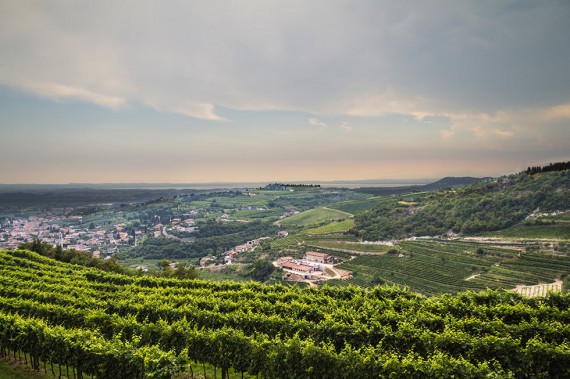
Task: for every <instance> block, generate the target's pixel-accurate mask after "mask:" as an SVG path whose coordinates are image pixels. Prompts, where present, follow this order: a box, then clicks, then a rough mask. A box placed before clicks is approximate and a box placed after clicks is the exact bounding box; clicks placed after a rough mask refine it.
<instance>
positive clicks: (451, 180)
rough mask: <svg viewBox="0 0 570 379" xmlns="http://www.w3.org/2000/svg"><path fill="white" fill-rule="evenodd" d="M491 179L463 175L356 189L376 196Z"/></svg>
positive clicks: (462, 184)
mask: <svg viewBox="0 0 570 379" xmlns="http://www.w3.org/2000/svg"><path fill="white" fill-rule="evenodd" d="M489 179H491V178H488V177H486V178H473V177H470V176H463V177H451V176H448V177H445V178H443V179H440V180H438V181H437V182H433V183H429V184H424V185H413V186H401V187H361V188H356V189H355V190H354V191H356V192H362V193H367V194H371V195H376V196H388V195H398V194H403V193H409V192H424V191H435V190H438V189H442V188H451V187H459V186H466V185H469V184H473V183H477V182H481V181H485V180H489Z"/></svg>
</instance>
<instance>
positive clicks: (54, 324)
mask: <svg viewBox="0 0 570 379" xmlns="http://www.w3.org/2000/svg"><path fill="white" fill-rule="evenodd" d="M414 254H418V253H414ZM363 258H365V257H363ZM357 259H358V258H357ZM489 259H492V258H489ZM0 262H1V264H0V283H1V285H0V353H1V354H2V356H4V357H7V356H10V357H17V356H18V357H21V356H22V355H23V356H24V359H25V360H26V361H28V362H29V363H30V365H31V366H32V367H34V368H35V369H36V370H39V369H40V367H41V366H42V365H43V366H44V367H47V368H46V370H51V372H52V373H53V374H54V376H55V375H57V373H59V374H60V376H61V373H62V372H63V373H64V375H66V376H67V377H69V376H70V374H69V372H70V370H71V373H72V374H71V376H73V377H76V378H84V377H86V376H89V377H92V378H172V377H175V376H177V375H179V374H181V373H184V375H185V376H186V377H188V376H190V377H198V376H200V377H203V374H202V373H201V372H197V371H201V370H198V369H197V368H199V367H201V365H208V366H213V367H214V370H215V371H214V375H217V373H219V374H220V376H221V377H222V378H228V377H229V375H230V373H234V374H233V375H236V374H235V373H237V375H238V376H237V377H240V376H241V377H244V376H261V377H263V378H371V377H390V378H425V377H462V378H489V377H497V378H498V377H501V378H502V377H517V378H526V377H529V378H530V377H549V378H565V377H568V376H569V375H570V345H569V343H570V296H569V295H560V294H550V295H549V296H547V297H541V298H533V299H528V298H523V297H521V296H520V295H518V294H515V293H509V292H493V291H491V292H479V293H477V292H462V293H460V294H457V295H455V296H452V295H441V296H435V297H431V298H425V297H422V296H420V295H416V294H414V293H412V292H408V291H406V290H402V289H398V288H396V287H386V286H384V287H374V288H371V289H363V288H357V287H346V288H340V287H330V286H324V287H322V288H320V289H315V288H300V287H295V286H292V287H290V286H284V285H271V286H268V285H262V284H256V283H253V282H248V283H236V282H208V281H203V280H175V279H166V278H151V277H145V276H139V277H137V276H125V275H120V274H112V273H108V272H104V271H100V270H97V269H95V268H86V267H80V266H75V265H71V264H65V263H61V262H57V261H54V260H51V259H49V258H45V257H42V256H40V255H37V254H36V253H32V252H27V251H2V252H0ZM547 266H548V265H547V264H545V266H544V267H547ZM204 367H205V366H204ZM192 368H193V369H192Z"/></svg>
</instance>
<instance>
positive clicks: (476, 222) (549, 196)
mask: <svg viewBox="0 0 570 379" xmlns="http://www.w3.org/2000/svg"><path fill="white" fill-rule="evenodd" d="M536 210H540V212H547V213H548V212H554V211H566V210H570V171H558V172H544V173H536V174H534V175H530V174H528V173H526V172H523V173H519V174H515V175H510V176H503V177H500V178H498V179H493V180H488V181H484V182H479V183H475V184H472V185H469V186H466V187H463V188H457V189H445V190H439V191H435V192H428V193H423V194H417V195H414V198H413V201H411V200H409V199H406V201H402V199H400V198H397V197H393V198H391V199H390V200H389V201H386V202H384V203H381V204H380V205H378V206H377V207H376V208H374V209H372V210H369V211H365V212H362V213H360V214H358V215H357V216H356V219H355V221H356V223H355V227H354V228H353V233H354V234H356V235H357V236H359V237H361V238H363V239H366V240H382V239H399V238H405V237H409V236H424V235H430V236H433V235H442V234H446V233H448V232H449V231H452V232H454V233H462V234H476V233H481V232H486V231H495V230H502V229H506V228H509V227H512V226H514V225H516V224H518V223H520V222H522V221H524V220H525V218H527V217H528V216H530V215H531V214H533V212H535V211H536Z"/></svg>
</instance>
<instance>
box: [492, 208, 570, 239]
mask: <svg viewBox="0 0 570 379" xmlns="http://www.w3.org/2000/svg"><path fill="white" fill-rule="evenodd" d="M484 235H492V236H498V237H504V238H520V239H558V240H570V213H565V214H561V215H557V216H547V217H541V218H538V219H531V220H527V221H523V222H521V223H519V224H517V225H515V226H513V227H510V228H508V229H505V230H500V231H496V232H492V233H486V234H484Z"/></svg>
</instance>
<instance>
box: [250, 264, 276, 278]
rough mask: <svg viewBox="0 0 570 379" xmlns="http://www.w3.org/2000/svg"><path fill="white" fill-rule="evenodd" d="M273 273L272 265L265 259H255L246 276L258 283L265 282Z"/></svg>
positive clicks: (273, 267)
mask: <svg viewBox="0 0 570 379" xmlns="http://www.w3.org/2000/svg"><path fill="white" fill-rule="evenodd" d="M274 271H275V266H273V263H271V262H269V261H268V260H265V259H256V260H255V261H254V262H253V264H252V265H251V269H250V270H249V272H248V274H247V275H248V276H249V277H250V278H252V279H253V280H256V281H258V282H265V281H267V280H268V279H269V277H270V276H271V274H273V272H274Z"/></svg>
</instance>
